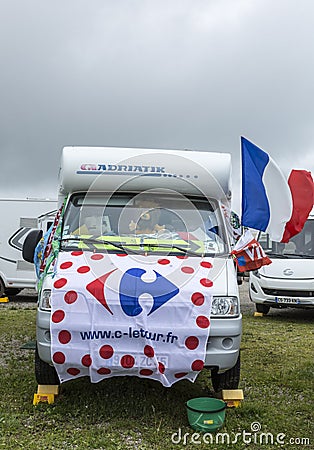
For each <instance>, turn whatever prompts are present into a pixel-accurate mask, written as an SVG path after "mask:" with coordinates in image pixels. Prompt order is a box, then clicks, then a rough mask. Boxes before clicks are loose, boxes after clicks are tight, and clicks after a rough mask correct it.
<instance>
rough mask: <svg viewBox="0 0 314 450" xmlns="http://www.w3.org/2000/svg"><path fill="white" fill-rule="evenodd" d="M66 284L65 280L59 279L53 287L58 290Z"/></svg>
mask: <svg viewBox="0 0 314 450" xmlns="http://www.w3.org/2000/svg"><path fill="white" fill-rule="evenodd" d="M67 282H68V280H66V279H65V278H60V279H59V280H57V281H55V282H54V284H53V285H54V287H55V288H56V289H60V288H62V287H63V286H65V285H66V284H67Z"/></svg>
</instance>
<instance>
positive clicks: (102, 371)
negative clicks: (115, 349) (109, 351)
mask: <svg viewBox="0 0 314 450" xmlns="http://www.w3.org/2000/svg"><path fill="white" fill-rule="evenodd" d="M97 373H99V375H109V374H110V373H111V370H110V369H107V367H101V368H100V369H98V370H97Z"/></svg>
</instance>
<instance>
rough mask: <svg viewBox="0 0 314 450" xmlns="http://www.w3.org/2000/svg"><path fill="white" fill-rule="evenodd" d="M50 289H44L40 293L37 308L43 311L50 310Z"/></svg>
mask: <svg viewBox="0 0 314 450" xmlns="http://www.w3.org/2000/svg"><path fill="white" fill-rule="evenodd" d="M50 297H51V289H44V290H43V291H42V293H41V295H40V300H39V308H40V309H43V310H45V311H50V310H51V304H50Z"/></svg>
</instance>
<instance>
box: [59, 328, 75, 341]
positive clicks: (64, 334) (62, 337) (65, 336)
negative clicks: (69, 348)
mask: <svg viewBox="0 0 314 450" xmlns="http://www.w3.org/2000/svg"><path fill="white" fill-rule="evenodd" d="M71 338H72V336H71V333H70V332H69V331H67V330H62V331H60V332H59V334H58V339H59V342H60V344H68V343H69V342H70V340H71Z"/></svg>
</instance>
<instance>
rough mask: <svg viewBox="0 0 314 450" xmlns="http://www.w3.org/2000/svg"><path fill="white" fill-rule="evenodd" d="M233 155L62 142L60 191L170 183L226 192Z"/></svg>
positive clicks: (184, 189) (182, 188)
mask: <svg viewBox="0 0 314 450" xmlns="http://www.w3.org/2000/svg"><path fill="white" fill-rule="evenodd" d="M230 177H231V155H230V154H229V153H215V152H206V151H194V150H166V149H142V148H121V147H64V148H63V150H62V156H61V168H60V176H59V181H60V193H61V194H63V195H64V194H67V193H71V192H85V191H110V192H112V191H116V190H119V191H143V190H147V189H158V188H161V189H170V190H174V191H176V192H180V193H182V194H190V195H200V193H201V194H202V195H206V196H210V197H214V198H217V199H223V198H225V197H230V183H231V181H230Z"/></svg>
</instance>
